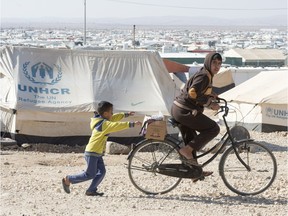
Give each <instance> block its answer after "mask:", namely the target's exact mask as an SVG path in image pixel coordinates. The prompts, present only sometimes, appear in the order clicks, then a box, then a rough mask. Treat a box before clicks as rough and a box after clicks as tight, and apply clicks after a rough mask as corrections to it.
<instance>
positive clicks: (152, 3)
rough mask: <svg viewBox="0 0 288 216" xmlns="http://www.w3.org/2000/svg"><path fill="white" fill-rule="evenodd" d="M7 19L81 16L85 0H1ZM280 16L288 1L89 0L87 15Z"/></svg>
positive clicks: (2, 10) (283, 14) (2, 12)
mask: <svg viewBox="0 0 288 216" xmlns="http://www.w3.org/2000/svg"><path fill="white" fill-rule="evenodd" d="M0 1H1V5H0V9H1V10H0V12H1V16H0V17H1V19H3V18H23V19H29V18H43V17H54V18H80V17H83V16H84V1H85V0H0ZM275 15H278V16H279V15H280V16H283V17H286V19H287V0H239V1H235V0H197V1H196V0H177V1H175V0H86V17H87V18H88V19H89V18H115V17H117V18H130V17H146V16H205V17H217V18H227V17H233V18H243V17H247V18H251V17H263V16H266V17H269V16H275Z"/></svg>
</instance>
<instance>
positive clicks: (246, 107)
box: [220, 70, 288, 132]
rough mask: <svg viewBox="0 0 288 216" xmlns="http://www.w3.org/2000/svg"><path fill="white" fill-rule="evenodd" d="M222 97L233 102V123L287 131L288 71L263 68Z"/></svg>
mask: <svg viewBox="0 0 288 216" xmlns="http://www.w3.org/2000/svg"><path fill="white" fill-rule="evenodd" d="M220 97H222V98H225V99H226V100H227V101H230V103H229V105H230V106H231V108H230V113H229V115H228V118H227V119H228V121H229V122H231V123H234V122H235V121H236V122H242V123H244V126H245V127H246V128H247V129H250V130H256V131H262V132H272V131H287V125H288V122H287V121H288V70H283V71H263V72H261V73H259V74H258V75H256V76H254V77H252V78H251V79H249V80H247V81H246V82H243V83H242V84H240V85H239V86H236V87H235V88H233V89H231V90H229V91H227V92H225V93H223V94H221V95H220Z"/></svg>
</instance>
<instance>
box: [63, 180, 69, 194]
mask: <svg viewBox="0 0 288 216" xmlns="http://www.w3.org/2000/svg"><path fill="white" fill-rule="evenodd" d="M62 186H63V189H64V191H65V192H66V193H68V194H69V193H70V185H67V184H66V183H65V178H63V179H62Z"/></svg>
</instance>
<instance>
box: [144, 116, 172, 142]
mask: <svg viewBox="0 0 288 216" xmlns="http://www.w3.org/2000/svg"><path fill="white" fill-rule="evenodd" d="M166 134H167V127H166V121H154V122H152V123H150V124H148V125H147V131H146V135H145V138H146V139H157V140H164V139H165V136H166Z"/></svg>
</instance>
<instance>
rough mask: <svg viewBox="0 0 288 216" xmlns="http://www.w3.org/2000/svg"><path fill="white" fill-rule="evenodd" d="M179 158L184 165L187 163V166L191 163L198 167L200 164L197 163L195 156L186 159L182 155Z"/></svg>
mask: <svg viewBox="0 0 288 216" xmlns="http://www.w3.org/2000/svg"><path fill="white" fill-rule="evenodd" d="M180 160H181V161H182V162H183V163H184V164H186V165H188V166H191V165H192V166H197V167H200V166H201V165H200V164H198V162H197V159H196V158H190V159H187V158H185V157H184V156H182V158H180Z"/></svg>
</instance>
